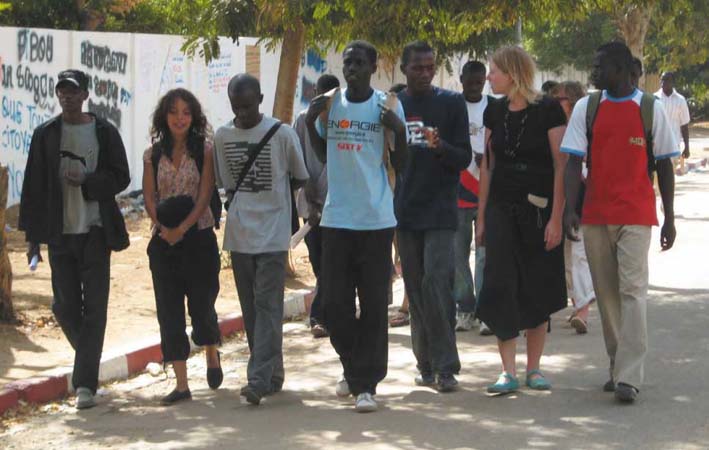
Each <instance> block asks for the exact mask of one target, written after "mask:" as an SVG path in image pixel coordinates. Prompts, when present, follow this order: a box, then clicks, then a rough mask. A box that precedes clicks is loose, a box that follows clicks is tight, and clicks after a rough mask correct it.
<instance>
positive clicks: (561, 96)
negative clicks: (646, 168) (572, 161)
mask: <svg viewBox="0 0 709 450" xmlns="http://www.w3.org/2000/svg"><path fill="white" fill-rule="evenodd" d="M551 95H552V97H554V98H555V99H556V100H557V101H558V102H559V103H560V104H561V107H562V109H563V110H564V114H565V115H566V120H567V121H568V120H569V119H570V118H571V112H572V111H573V109H574V105H576V102H578V101H579V100H580V99H581V98H583V97H584V96H585V95H586V91H585V90H584V88H583V86H582V85H581V83H579V82H578V81H564V82H561V83H559V85H558V86H557V87H555V88H554V89H553V90H552V94H551ZM587 173H588V172H587V170H586V167H585V165H584V168H583V170H582V179H581V186H580V188H579V194H578V200H577V203H576V213H577V214H578V215H579V217H581V214H582V211H583V197H584V194H585V192H586V176H587ZM564 264H565V266H566V290H567V292H568V293H569V294H570V295H571V303H572V304H573V305H574V312H573V314H572V315H571V317H569V323H570V324H571V326H572V327H573V328H574V329H575V330H576V333H578V334H586V333H587V332H588V310H589V307H590V306H591V303H593V302H594V301H595V300H596V293H595V292H594V291H593V280H592V279H591V270H590V269H589V268H588V259H587V258H586V248H585V247H584V243H583V232H581V231H579V232H578V233H576V239H566V240H565V242H564Z"/></svg>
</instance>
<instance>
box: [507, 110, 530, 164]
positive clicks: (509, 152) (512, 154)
mask: <svg viewBox="0 0 709 450" xmlns="http://www.w3.org/2000/svg"><path fill="white" fill-rule="evenodd" d="M528 111H529V108H526V109H525V110H524V115H523V116H522V119H521V120H520V122H519V133H518V134H517V139H516V142H515V145H514V148H512V147H511V146H510V130H509V121H510V109H509V107H508V108H505V121H504V126H505V155H507V156H509V157H510V158H513V159H514V158H516V157H517V151H518V150H519V146H520V144H521V143H522V135H523V134H524V126H525V124H526V123H527V115H528Z"/></svg>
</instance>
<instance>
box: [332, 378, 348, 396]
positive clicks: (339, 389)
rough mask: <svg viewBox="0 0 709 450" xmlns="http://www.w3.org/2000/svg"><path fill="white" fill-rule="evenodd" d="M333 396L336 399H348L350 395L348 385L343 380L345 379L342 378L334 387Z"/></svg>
mask: <svg viewBox="0 0 709 450" xmlns="http://www.w3.org/2000/svg"><path fill="white" fill-rule="evenodd" d="M335 394H337V396H338V397H348V396H350V395H352V392H351V391H350V385H349V383H347V380H345V377H342V379H341V380H340V381H338V382H337V384H336V385H335Z"/></svg>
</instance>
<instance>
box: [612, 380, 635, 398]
mask: <svg viewBox="0 0 709 450" xmlns="http://www.w3.org/2000/svg"><path fill="white" fill-rule="evenodd" d="M638 392H639V391H638V390H637V389H636V388H635V387H633V386H631V385H629V384H625V383H618V385H617V386H616V387H615V398H616V400H618V401H619V402H622V403H633V402H634V401H635V399H636V398H637V397H638Z"/></svg>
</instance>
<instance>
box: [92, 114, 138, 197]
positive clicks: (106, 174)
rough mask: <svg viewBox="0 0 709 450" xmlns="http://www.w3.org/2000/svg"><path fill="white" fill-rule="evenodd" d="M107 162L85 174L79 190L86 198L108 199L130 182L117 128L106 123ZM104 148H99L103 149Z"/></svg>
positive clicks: (121, 141)
mask: <svg viewBox="0 0 709 450" xmlns="http://www.w3.org/2000/svg"><path fill="white" fill-rule="evenodd" d="M106 128H107V130H106V132H107V145H106V147H105V150H107V151H108V155H107V156H106V158H107V159H106V161H107V164H106V165H105V166H104V167H102V168H100V169H97V170H96V172H93V173H90V174H88V175H87V176H86V179H85V180H84V183H83V184H82V185H81V192H82V193H83V195H84V198H85V199H86V200H96V201H101V200H109V199H113V197H115V196H116V194H118V193H120V192H121V191H123V190H124V189H125V188H126V187H128V185H129V184H130V172H129V169H128V159H127V158H126V149H125V147H124V146H123V140H122V139H121V135H120V134H119V133H118V130H117V129H116V128H115V127H114V126H112V125H107V126H106ZM103 150H104V149H101V151H103Z"/></svg>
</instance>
